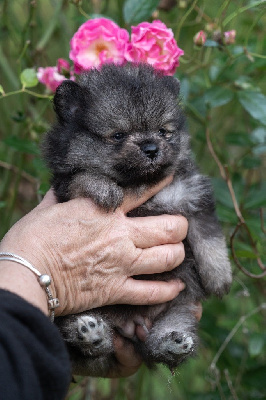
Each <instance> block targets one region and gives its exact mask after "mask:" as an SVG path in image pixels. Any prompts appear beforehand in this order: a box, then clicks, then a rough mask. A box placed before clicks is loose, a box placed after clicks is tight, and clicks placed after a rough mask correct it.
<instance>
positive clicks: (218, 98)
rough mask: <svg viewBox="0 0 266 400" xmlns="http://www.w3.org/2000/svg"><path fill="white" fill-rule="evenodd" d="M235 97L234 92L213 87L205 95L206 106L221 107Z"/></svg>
mask: <svg viewBox="0 0 266 400" xmlns="http://www.w3.org/2000/svg"><path fill="white" fill-rule="evenodd" d="M233 97H234V93H233V92H232V90H230V89H227V88H223V87H219V86H218V87H212V88H210V89H208V90H207V91H206V92H205V94H204V100H205V104H206V105H209V106H210V107H220V106H223V105H224V104H227V103H229V101H231V100H232V98H233Z"/></svg>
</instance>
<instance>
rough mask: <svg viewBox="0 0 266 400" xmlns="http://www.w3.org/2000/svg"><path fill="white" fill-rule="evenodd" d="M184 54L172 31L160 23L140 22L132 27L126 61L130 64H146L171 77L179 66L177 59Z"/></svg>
mask: <svg viewBox="0 0 266 400" xmlns="http://www.w3.org/2000/svg"><path fill="white" fill-rule="evenodd" d="M183 54H184V51H183V50H181V49H180V48H179V47H178V46H177V43H176V41H175V38H174V35H173V31H172V30H171V29H168V28H167V27H166V25H165V24H164V23H162V22H161V21H153V22H152V23H149V22H142V23H140V24H139V25H137V26H132V34H131V43H130V44H129V45H128V48H127V53H126V59H127V60H128V61H131V62H146V63H148V64H151V65H152V66H153V67H154V68H155V69H158V70H160V71H162V72H163V73H164V74H165V75H173V74H174V73H175V70H176V68H177V67H178V66H179V57H180V56H182V55H183Z"/></svg>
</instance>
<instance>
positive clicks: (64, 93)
mask: <svg viewBox="0 0 266 400" xmlns="http://www.w3.org/2000/svg"><path fill="white" fill-rule="evenodd" d="M178 91H179V84H178V82H177V81H176V79H174V78H172V77H165V76H161V75H159V74H157V73H156V72H155V71H153V69H152V68H151V67H148V66H145V65H139V66H136V65H126V66H123V67H118V66H114V65H107V66H104V67H103V68H102V69H101V70H100V71H97V70H93V71H91V72H89V73H88V74H86V75H84V76H82V77H81V79H80V81H79V83H74V82H71V81H68V82H67V81H66V82H64V83H63V84H62V85H61V86H60V87H59V88H58V90H57V93H56V95H55V99H54V104H55V111H56V113H57V117H58V121H57V123H56V124H55V125H54V126H53V128H52V129H51V131H50V132H48V134H47V136H46V139H45V142H44V155H45V158H46V160H47V163H48V165H49V167H50V169H51V171H52V173H53V177H52V185H53V187H54V190H55V192H56V194H57V197H58V200H59V201H67V200H68V199H70V198H74V197H79V196H85V197H90V198H92V199H93V200H94V201H95V202H96V203H97V204H98V205H99V206H100V207H103V208H104V209H105V210H106V211H107V212H110V211H112V210H114V209H115V208H117V207H118V206H119V205H120V204H121V203H122V201H123V198H124V195H125V194H127V193H131V192H134V193H135V194H136V193H137V194H141V193H142V192H143V191H145V190H146V189H147V188H149V187H150V186H152V185H154V184H156V183H158V182H159V181H161V180H162V179H164V178H165V177H166V176H168V175H173V176H174V179H173V182H172V183H171V185H169V186H168V187H166V188H164V189H163V190H162V191H161V192H160V193H158V194H157V195H156V196H154V197H153V198H152V199H150V200H149V201H147V202H146V203H145V204H144V205H142V206H141V207H139V208H138V209H136V210H134V211H132V212H130V213H129V216H131V217H135V216H147V215H160V214H165V213H168V214H173V215H177V214H181V215H184V216H185V217H186V218H187V219H188V221H189V230H188V235H187V238H186V240H185V241H184V244H185V250H186V258H185V260H184V262H183V263H182V264H181V265H180V266H178V267H177V268H175V269H174V270H173V271H171V272H166V273H163V274H155V275H151V276H150V275H149V277H148V278H149V279H154V280H155V279H156V280H170V279H175V278H179V279H182V280H183V281H184V282H185V284H186V289H185V290H184V291H183V292H182V293H181V294H180V295H179V296H178V297H177V298H176V299H174V300H173V301H171V302H169V303H167V304H161V305H158V306H149V307H148V306H147V307H133V306H126V305H124V306H108V307H103V308H101V309H95V310H90V311H87V312H84V313H81V314H79V315H75V316H67V317H63V318H58V319H57V324H58V326H59V328H60V330H61V333H62V335H63V337H64V339H65V340H66V343H67V345H68V348H69V352H70V355H71V358H72V362H73V372H74V373H76V374H81V375H94V376H98V375H101V376H104V375H106V374H108V371H110V369H115V368H117V363H116V359H115V354H114V347H113V335H114V332H119V333H120V334H122V335H123V336H124V337H125V338H126V339H127V340H129V341H131V342H132V343H133V344H134V346H135V349H136V351H138V352H139V353H140V354H141V356H142V358H143V359H144V361H145V362H146V364H147V365H149V366H153V365H154V364H155V363H164V364H166V365H168V366H169V367H170V368H175V367H176V366H177V365H179V364H180V363H181V362H183V361H184V360H185V359H187V358H188V357H189V356H191V355H193V354H195V351H196V348H197V345H198V335H197V321H196V318H195V316H194V303H195V302H197V301H200V300H201V299H203V298H205V297H207V296H209V295H211V294H215V295H217V296H222V295H223V294H224V293H226V292H227V291H228V290H229V287H230V283H231V269H230V264H229V261H228V257H227V251H226V245H225V240H224V237H223V235H222V232H221V229H220V227H219V224H218V222H217V218H216V216H215V206H214V200H213V194H212V188H211V185H210V182H209V179H208V178H206V177H205V176H203V175H201V174H199V172H198V170H197V168H196V166H195V165H194V162H193V161H192V159H191V154H190V148H189V136H188V134H187V131H186V129H185V120H184V116H183V113H182V108H181V107H180V106H179V103H178ZM135 278H136V279H147V276H137V277H135ZM139 332H141V333H139Z"/></svg>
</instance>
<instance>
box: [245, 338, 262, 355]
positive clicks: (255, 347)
mask: <svg viewBox="0 0 266 400" xmlns="http://www.w3.org/2000/svg"><path fill="white" fill-rule="evenodd" d="M263 347H264V338H263V336H262V335H258V334H254V335H253V336H252V337H251V338H250V340H249V344H248V351H249V354H250V355H251V357H256V356H258V355H259V354H261V353H262V351H263Z"/></svg>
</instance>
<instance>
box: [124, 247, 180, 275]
mask: <svg viewBox="0 0 266 400" xmlns="http://www.w3.org/2000/svg"><path fill="white" fill-rule="evenodd" d="M184 258H185V250H184V245H183V243H178V244H165V245H163V246H156V247H152V248H149V249H145V250H143V251H142V252H141V253H140V255H139V257H138V258H137V260H136V262H135V263H134V264H133V266H132V271H131V273H130V275H131V276H132V275H141V274H158V273H160V272H164V271H171V270H172V269H174V268H175V267H177V266H178V265H180V264H181V263H182V261H183V260H184Z"/></svg>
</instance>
